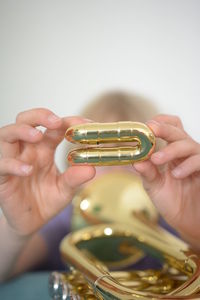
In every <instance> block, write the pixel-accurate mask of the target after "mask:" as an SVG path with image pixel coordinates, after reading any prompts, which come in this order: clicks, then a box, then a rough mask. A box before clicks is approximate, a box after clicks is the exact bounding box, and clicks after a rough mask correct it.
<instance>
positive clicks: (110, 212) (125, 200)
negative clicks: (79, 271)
mask: <svg viewBox="0 0 200 300" xmlns="http://www.w3.org/2000/svg"><path fill="white" fill-rule="evenodd" d="M135 215H137V216H138V215H140V216H142V218H143V219H147V220H150V221H151V222H152V224H153V223H157V221H158V213H157V210H156V209H155V207H154V206H153V204H152V202H151V200H150V199H149V197H148V195H147V193H146V192H145V190H144V188H143V186H142V182H141V180H140V178H139V177H138V176H136V175H135V174H134V173H133V172H130V171H129V172H128V171H127V170H126V171H125V170H124V171H123V169H122V170H115V172H114V171H113V170H111V172H108V171H107V173H105V174H101V175H99V176H97V178H96V179H94V180H93V181H92V182H90V183H89V184H88V185H86V187H84V188H82V189H81V190H80V192H79V193H77V194H76V196H75V197H74V199H73V215H72V224H71V227H72V230H73V231H75V230H79V229H80V228H83V227H85V226H88V225H92V224H100V223H105V222H120V223H122V222H124V223H129V224H130V226H132V225H131V224H132V220H133V219H134V216H135ZM120 251H123V245H122V246H121V249H120ZM142 257H144V252H143V251H142V250H141V249H138V248H137V247H134V248H133V247H132V252H131V255H128V256H126V257H124V258H123V259H121V260H120V261H114V262H113V261H110V262H107V265H108V266H109V267H110V268H112V269H116V268H122V267H125V266H127V265H130V264H134V263H136V262H137V261H139V260H141V258H142Z"/></svg>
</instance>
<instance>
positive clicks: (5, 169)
mask: <svg viewBox="0 0 200 300" xmlns="http://www.w3.org/2000/svg"><path fill="white" fill-rule="evenodd" d="M32 170H33V166H32V165H29V164H26V163H24V162H22V161H20V160H17V159H14V158H1V159H0V176H7V175H17V176H28V175H30V174H31V173H32Z"/></svg>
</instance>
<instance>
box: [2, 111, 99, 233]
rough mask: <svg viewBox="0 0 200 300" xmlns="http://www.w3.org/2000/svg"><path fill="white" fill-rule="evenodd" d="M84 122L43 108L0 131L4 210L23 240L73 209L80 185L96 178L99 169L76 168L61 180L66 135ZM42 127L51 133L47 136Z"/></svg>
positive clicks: (71, 168) (20, 117) (64, 174)
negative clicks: (59, 157) (58, 154)
mask: <svg viewBox="0 0 200 300" xmlns="http://www.w3.org/2000/svg"><path fill="white" fill-rule="evenodd" d="M83 122H86V121H84V119H82V118H79V117H69V118H62V119H61V118H58V117H57V116H55V115H54V114H53V113H52V112H51V111H49V110H47V109H39V108H38V109H33V110H29V111H25V112H22V113H20V114H19V115H18V116H17V119H16V123H15V124H12V125H8V126H5V127H2V128H1V129H0V152H1V153H0V154H1V157H0V207H1V209H2V210H3V213H4V215H5V217H6V219H7V222H8V224H9V225H10V226H11V228H13V229H14V231H15V232H16V233H17V234H19V235H23V236H28V235H29V234H31V233H33V232H35V231H36V230H38V229H39V228H40V227H41V226H42V225H43V224H44V223H46V222H47V221H48V220H49V219H50V218H52V217H53V216H54V215H56V214H57V213H58V212H59V211H60V210H62V209H63V208H64V207H65V206H66V205H67V204H68V203H69V201H70V200H71V199H72V197H73V194H74V192H75V190H76V188H77V187H78V186H79V185H81V184H82V183H84V182H86V181H88V180H90V179H91V178H93V177H94V175H95V169H94V168H93V167H90V166H77V167H70V168H68V169H67V170H66V172H64V173H63V174H61V173H60V172H59V170H58V169H57V167H56V165H55V162H54V156H55V150H56V147H57V145H58V144H59V143H60V142H61V141H62V140H63V138H64V133H65V131H66V129H67V128H68V127H70V126H71V125H74V124H78V123H83ZM39 125H41V126H43V127H45V128H46V131H45V132H44V133H42V132H41V131H39V130H38V129H37V128H36V127H37V126H39Z"/></svg>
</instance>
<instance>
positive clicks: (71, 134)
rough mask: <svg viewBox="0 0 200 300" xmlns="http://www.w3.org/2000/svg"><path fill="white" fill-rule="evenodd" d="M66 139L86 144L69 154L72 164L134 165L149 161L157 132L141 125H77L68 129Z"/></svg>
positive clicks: (122, 123) (137, 123) (121, 123)
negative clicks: (138, 162)
mask: <svg viewBox="0 0 200 300" xmlns="http://www.w3.org/2000/svg"><path fill="white" fill-rule="evenodd" d="M65 138H66V139H67V140H68V141H69V142H71V143H75V144H79V145H83V147H82V148H79V149H75V150H72V151H70V152H69V154H68V161H69V163H70V164H71V165H85V164H87V165H94V166H105V165H107V166H111V165H127V164H132V163H134V162H136V161H142V160H145V159H148V158H149V156H150V155H151V153H152V152H153V150H154V147H155V136H154V134H153V132H152V131H151V129H150V128H149V127H148V126H147V125H145V124H143V123H139V122H115V123H88V124H80V125H75V126H73V127H70V128H68V130H67V131H66V133H65ZM86 145H87V147H86ZM102 145H107V146H106V147H105V146H102Z"/></svg>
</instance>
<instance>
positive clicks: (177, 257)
mask: <svg viewBox="0 0 200 300" xmlns="http://www.w3.org/2000/svg"><path fill="white" fill-rule="evenodd" d="M133 225H134V226H132V227H130V225H128V224H119V223H118V224H101V225H96V226H91V227H87V228H84V229H82V230H79V231H78V232H75V233H72V234H70V235H69V236H67V237H66V238H64V240H63V241H62V243H61V246H60V250H61V254H62V257H63V259H64V260H65V261H66V262H67V263H69V264H70V265H72V266H73V267H75V268H76V271H74V274H76V276H79V275H80V273H81V274H82V275H81V278H82V280H83V279H84V280H83V282H84V283H83V282H82V288H83V286H84V289H85V291H88V292H89V291H90V293H91V289H92V290H93V296H95V297H96V298H94V299H142V300H145V299H200V295H198V293H199V291H200V258H199V257H198V256H197V255H196V254H195V253H193V252H192V251H191V250H190V249H189V248H188V246H187V244H185V243H184V242H183V241H181V240H179V239H177V238H176V237H174V236H172V235H171V234H169V233H168V232H166V231H165V230H163V229H161V228H159V227H157V230H154V229H152V228H151V227H149V226H147V225H145V224H144V223H141V221H140V220H137V219H134V224H133ZM121 236H123V237H127V239H130V240H131V239H133V240H134V241H135V243H136V244H137V246H138V247H139V248H140V247H141V248H145V249H146V251H147V252H148V251H150V252H152V251H155V254H156V255H157V257H159V258H160V259H161V260H164V264H163V268H162V269H161V270H160V271H155V270H145V271H131V272H110V271H109V270H108V269H107V267H106V265H105V264H104V263H102V262H100V261H98V260H97V259H96V260H95V259H94V257H93V254H92V256H90V255H88V253H87V254H85V251H83V249H82V250H81V249H80V247H79V244H80V243H81V242H85V243H86V244H87V242H88V243H90V242H91V241H92V240H93V239H98V238H102V237H104V238H105V241H106V239H108V238H111V237H112V238H119V237H121ZM103 247H106V242H105V243H104V246H103ZM102 249H103V248H102ZM79 272H80V273H79ZM78 283H79V280H78V277H77V280H75V281H73V282H71V288H72V289H74V290H76V293H77V295H79V296H80V299H85V298H84V296H83V295H84V294H81V292H80V293H79V292H78ZM81 295H82V296H81ZM86 299H87V298H86ZM88 299H89V298H88Z"/></svg>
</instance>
